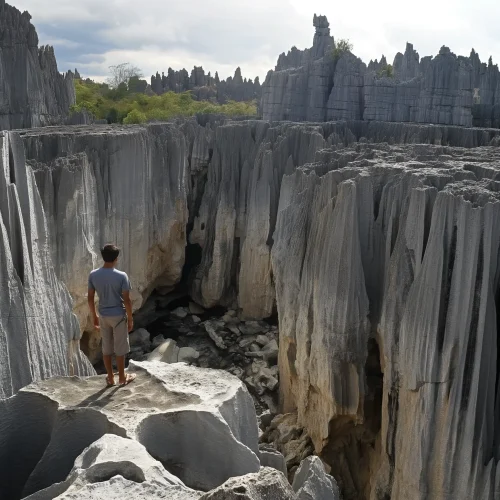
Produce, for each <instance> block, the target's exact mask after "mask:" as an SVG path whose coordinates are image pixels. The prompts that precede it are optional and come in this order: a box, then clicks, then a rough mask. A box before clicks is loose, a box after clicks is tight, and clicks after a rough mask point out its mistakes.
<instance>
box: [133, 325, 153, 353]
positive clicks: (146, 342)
mask: <svg viewBox="0 0 500 500" xmlns="http://www.w3.org/2000/svg"><path fill="white" fill-rule="evenodd" d="M150 337H151V335H150V333H149V332H148V331H147V330H146V329H145V328H139V329H137V330H134V331H133V332H132V333H131V334H130V335H129V341H130V345H131V346H139V347H141V348H142V349H144V350H149V348H150V347H151V340H150Z"/></svg>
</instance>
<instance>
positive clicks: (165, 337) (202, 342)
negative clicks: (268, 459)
mask: <svg viewBox="0 0 500 500" xmlns="http://www.w3.org/2000/svg"><path fill="white" fill-rule="evenodd" d="M148 302H155V303H157V299H156V298H155V295H153V296H152V297H151V298H150V300H149V301H148ZM145 307H146V308H147V309H149V310H150V312H149V314H150V317H151V318H157V319H155V320H154V321H153V322H152V323H151V324H150V326H148V328H149V330H151V332H150V331H148V330H146V329H145V328H140V329H138V330H136V331H134V332H133V333H132V334H131V336H130V343H131V354H130V358H131V359H133V360H136V361H142V360H145V359H147V360H148V361H162V362H165V363H177V362H186V363H189V364H191V365H194V366H200V367H203V368H214V369H224V370H226V371H228V372H229V373H231V374H233V375H235V376H237V377H238V378H239V379H240V380H241V381H242V382H244V383H245V385H246V386H247V388H248V389H249V391H250V393H251V394H252V395H253V396H254V398H255V403H256V406H257V409H258V412H259V413H261V412H263V411H265V410H266V409H269V408H271V409H272V411H273V413H274V414H276V412H277V411H278V398H277V391H278V386H279V375H278V366H277V363H278V338H279V332H278V328H277V327H276V326H273V325H270V324H269V323H267V322H265V321H242V320H240V319H239V318H238V315H237V312H236V311H234V310H229V311H227V312H226V313H225V314H224V315H222V316H220V315H219V316H216V315H214V313H211V312H210V311H206V310H205V309H203V308H202V307H200V306H199V305H197V304H195V303H194V302H191V303H190V304H189V307H177V308H175V309H173V310H169V309H168V308H166V309H164V310H163V311H162V310H161V309H158V308H154V309H153V308H151V309H150V308H149V307H148V305H146V306H145ZM192 311H195V312H197V313H198V314H199V315H200V316H201V317H202V318H203V320H202V319H201V318H200V317H198V316H196V315H195V314H192ZM158 316H159V318H158ZM141 321H145V320H144V319H142V320H141Z"/></svg>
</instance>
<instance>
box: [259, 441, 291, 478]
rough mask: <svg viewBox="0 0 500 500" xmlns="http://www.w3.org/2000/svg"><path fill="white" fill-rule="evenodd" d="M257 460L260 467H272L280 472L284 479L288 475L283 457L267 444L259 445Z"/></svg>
mask: <svg viewBox="0 0 500 500" xmlns="http://www.w3.org/2000/svg"><path fill="white" fill-rule="evenodd" d="M259 459H260V464H261V465H262V467H272V468H273V469H276V470H278V471H280V472H282V473H283V474H284V475H285V477H286V476H287V475H288V471H287V469H286V462H285V457H284V456H283V455H282V454H281V453H280V452H279V451H278V450H276V449H274V448H273V447H272V446H270V445H267V444H261V445H259Z"/></svg>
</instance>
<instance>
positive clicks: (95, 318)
mask: <svg viewBox="0 0 500 500" xmlns="http://www.w3.org/2000/svg"><path fill="white" fill-rule="evenodd" d="M94 328H95V329H96V330H99V329H100V328H101V327H100V325H99V316H94Z"/></svg>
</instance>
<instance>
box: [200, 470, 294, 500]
mask: <svg viewBox="0 0 500 500" xmlns="http://www.w3.org/2000/svg"><path fill="white" fill-rule="evenodd" d="M295 498H296V497H295V494H294V492H293V490H292V488H291V487H290V485H289V484H288V481H287V480H286V477H285V476H284V475H283V474H282V473H281V472H278V471H277V470H275V469H272V468H270V467H263V468H261V469H260V471H259V472H257V473H253V474H247V475H245V476H241V477H235V478H232V479H229V480H228V481H226V482H225V483H224V484H223V485H222V486H220V487H219V488H217V489H216V490H214V491H211V492H209V493H207V494H206V495H203V496H202V497H201V498H200V500H295Z"/></svg>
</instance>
